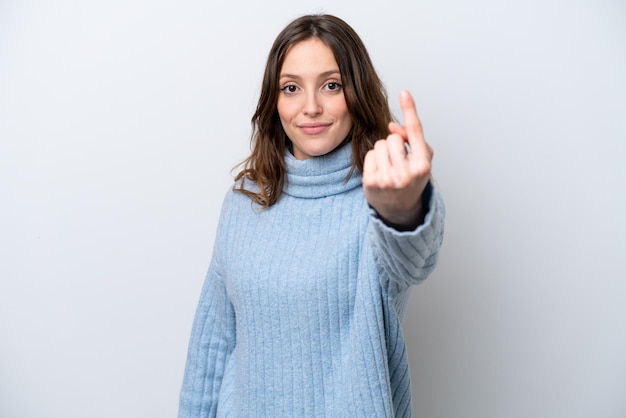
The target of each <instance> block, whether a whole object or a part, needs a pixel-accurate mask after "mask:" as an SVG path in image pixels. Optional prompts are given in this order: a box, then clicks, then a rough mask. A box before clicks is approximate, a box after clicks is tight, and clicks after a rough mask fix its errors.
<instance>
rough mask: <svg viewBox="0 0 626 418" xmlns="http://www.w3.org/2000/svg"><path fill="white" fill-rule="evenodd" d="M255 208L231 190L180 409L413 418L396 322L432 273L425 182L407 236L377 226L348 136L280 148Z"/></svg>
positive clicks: (438, 211)
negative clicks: (278, 167) (298, 148)
mask: <svg viewBox="0 0 626 418" xmlns="http://www.w3.org/2000/svg"><path fill="white" fill-rule="evenodd" d="M285 161H286V164H287V169H288V176H287V182H286V186H285V189H284V193H283V195H282V196H281V198H280V199H279V200H278V202H277V203H276V204H275V205H273V206H271V207H270V208H268V209H259V208H258V207H257V206H255V205H254V204H253V203H252V202H251V200H250V199H249V198H248V197H246V196H244V195H243V194H241V193H238V192H234V191H232V190H231V191H229V192H228V193H227V195H226V198H225V200H224V203H223V206H222V213H221V217H220V223H219V227H218V231H217V237H216V245H215V247H214V250H213V256H212V259H211V263H210V266H209V270H208V273H207V276H206V279H205V282H204V285H203V288H202V293H201V296H200V302H199V305H198V308H197V312H196V316H195V319H194V323H193V328H192V335H191V340H190V343H189V350H188V357H187V365H186V368H185V377H184V382H183V387H182V390H181V395H180V407H179V417H180V418H188V417H215V416H217V417H272V418H274V417H290V418H294V417H307V418H308V417H410V416H411V388H410V378H409V367H408V361H407V353H406V347H405V343H404V339H403V336H402V327H401V322H402V317H403V315H404V311H405V308H406V304H407V301H408V296H409V290H410V288H411V286H412V285H414V284H417V283H419V282H421V281H422V280H424V279H425V278H426V277H427V276H428V275H429V274H430V272H431V271H432V270H433V269H434V267H435V264H436V262H437V254H438V251H439V248H440V246H441V243H442V239H443V226H444V206H443V202H442V200H441V197H440V194H439V192H438V191H437V190H436V189H435V188H433V186H432V185H429V186H428V187H429V190H428V193H427V196H428V198H429V202H428V213H427V215H426V219H425V222H424V224H423V225H421V226H420V227H418V228H417V229H416V230H415V231H410V232H399V231H396V230H394V229H392V228H389V227H387V226H386V225H384V224H383V223H382V222H381V221H380V219H379V218H378V217H377V216H376V213H375V212H374V211H373V210H372V209H371V207H370V206H369V205H368V204H367V201H366V200H365V198H364V196H363V190H362V186H361V178H360V175H359V174H358V173H355V174H353V175H352V176H351V177H350V178H349V179H348V180H347V181H346V178H347V175H348V173H349V171H350V167H351V164H352V154H351V149H350V146H349V145H346V146H343V147H342V148H340V149H338V150H336V151H334V152H333V153H331V154H329V155H327V156H323V157H317V158H310V159H307V160H302V161H300V160H296V159H295V158H294V157H293V156H292V155H291V154H287V155H286V156H285Z"/></svg>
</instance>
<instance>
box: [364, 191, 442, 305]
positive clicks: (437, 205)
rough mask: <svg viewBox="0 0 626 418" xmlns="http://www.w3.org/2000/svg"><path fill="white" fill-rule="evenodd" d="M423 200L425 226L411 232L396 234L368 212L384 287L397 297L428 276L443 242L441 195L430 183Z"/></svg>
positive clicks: (369, 233) (374, 214) (373, 243)
mask: <svg viewBox="0 0 626 418" xmlns="http://www.w3.org/2000/svg"><path fill="white" fill-rule="evenodd" d="M424 196H425V197H427V198H428V211H427V213H426V217H425V219H424V223H423V224H422V225H420V226H418V227H417V228H416V229H415V230H413V231H402V232H401V231H398V230H396V229H394V228H391V227H389V226H387V225H385V224H384V223H383V222H382V220H381V219H380V218H379V217H378V216H377V214H376V212H375V211H374V210H373V209H371V213H370V214H371V216H372V218H373V219H372V222H370V223H369V228H368V235H369V238H370V240H371V242H372V246H373V250H374V256H375V258H376V263H377V265H378V268H379V271H380V278H381V281H382V282H383V283H381V284H382V286H383V287H389V289H390V290H391V291H392V292H394V293H396V294H397V293H399V292H402V291H403V290H405V289H406V288H408V287H409V286H411V285H415V284H418V283H420V282H422V281H423V280H424V279H426V278H427V277H428V275H430V273H431V272H432V271H433V270H434V268H435V265H436V264H437V259H438V256H439V249H440V248H441V244H442V242H443V233H444V221H445V207H444V204H443V200H442V198H441V194H440V193H439V191H438V190H437V188H436V187H434V186H433V185H432V183H429V184H428V186H427V190H425V192H424Z"/></svg>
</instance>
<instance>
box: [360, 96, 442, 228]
mask: <svg viewBox="0 0 626 418" xmlns="http://www.w3.org/2000/svg"><path fill="white" fill-rule="evenodd" d="M400 106H401V108H402V114H403V116H404V123H405V125H404V126H402V125H399V124H397V123H394V122H391V123H390V124H389V131H390V134H389V135H388V136H387V138H385V139H380V140H378V141H376V144H375V145H374V149H372V150H370V151H369V152H368V153H367V154H366V155H365V161H364V165H363V192H364V194H365V198H366V199H367V201H368V203H369V204H370V205H371V206H372V207H373V208H374V209H375V210H376V212H377V213H378V216H380V218H381V219H382V220H383V221H384V222H385V223H386V224H387V225H389V226H391V227H394V228H396V229H399V230H412V229H415V228H416V227H417V226H419V225H421V224H422V223H423V222H424V216H425V210H424V205H423V204H422V194H423V192H424V189H425V188H426V185H427V184H428V181H429V180H430V169H431V163H432V159H433V149H432V148H431V147H430V145H428V144H427V143H426V140H425V139H424V133H423V131H422V124H421V122H420V120H419V117H418V116H417V111H416V109H415V102H414V100H413V97H411V94H410V93H409V92H408V91H402V92H400ZM407 145H408V146H407Z"/></svg>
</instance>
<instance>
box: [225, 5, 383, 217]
mask: <svg viewBox="0 0 626 418" xmlns="http://www.w3.org/2000/svg"><path fill="white" fill-rule="evenodd" d="M310 38H317V39H319V40H321V41H322V42H324V44H326V45H327V46H328V47H329V48H330V49H331V50H332V52H333V55H334V57H335V60H336V61H337V64H338V66H339V71H340V73H341V81H342V85H343V92H344V97H345V100H346V105H347V108H348V112H349V113H350V117H351V118H352V129H351V131H350V133H348V137H347V138H346V142H348V141H351V142H352V156H353V165H352V170H351V171H350V174H352V173H353V172H354V170H355V169H358V170H359V171H361V172H362V171H363V160H364V159H365V154H366V153H367V151H369V150H370V149H372V148H373V147H374V142H376V141H377V140H378V139H380V138H384V137H386V136H387V135H388V124H389V122H391V121H392V120H393V118H392V115H391V111H390V109H389V104H388V101H387V93H386V91H385V87H384V86H383V84H382V82H381V80H380V78H379V77H378V75H377V73H376V70H375V69H374V66H373V64H372V61H371V59H370V57H369V54H368V52H367V50H366V48H365V45H364V44H363V42H362V41H361V39H360V38H359V36H358V35H357V33H356V32H355V31H354V29H352V28H351V27H350V26H349V25H348V24H347V23H346V22H344V21H343V20H341V19H339V18H338V17H335V16H331V15H326V14H320V15H306V16H302V17H300V18H298V19H296V20H294V21H293V22H291V23H290V24H289V25H287V27H285V29H283V31H282V32H281V33H280V34H279V35H278V37H277V38H276V40H275V41H274V44H273V45H272V48H271V49H270V52H269V55H268V58H267V64H266V66H265V74H264V76H263V82H262V85H261V95H260V97H259V102H258V104H257V108H256V111H255V113H254V116H252V121H251V122H252V139H251V140H252V153H251V154H250V156H249V157H248V158H246V159H245V160H244V161H243V162H242V163H241V164H240V165H242V166H243V169H242V170H241V171H240V172H239V174H237V176H236V177H235V181H239V180H241V183H240V184H239V185H238V186H236V187H235V190H236V191H239V192H241V193H244V194H246V195H248V196H250V197H251V198H252V200H253V201H254V202H256V203H258V204H259V205H261V207H264V208H267V207H269V206H271V205H273V204H274V203H276V201H278V198H279V197H280V195H281V193H282V190H283V186H284V183H285V175H286V168H285V161H284V153H285V150H286V148H287V146H288V144H289V143H290V142H291V141H290V140H289V138H288V137H287V135H286V134H285V131H284V130H283V127H282V125H281V123H280V119H279V116H278V110H277V107H276V106H277V103H278V94H279V83H278V81H279V75H280V70H281V68H282V65H283V62H284V60H285V56H286V55H287V52H288V51H289V49H290V48H291V47H292V46H293V45H294V44H296V43H298V42H302V41H305V40H308V39H310ZM245 180H250V181H252V182H254V183H256V185H257V186H258V190H247V189H246V188H245V184H244V183H245Z"/></svg>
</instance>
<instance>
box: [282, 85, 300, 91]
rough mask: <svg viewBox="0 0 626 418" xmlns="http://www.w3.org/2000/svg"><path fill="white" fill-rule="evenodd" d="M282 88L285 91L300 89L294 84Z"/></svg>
mask: <svg viewBox="0 0 626 418" xmlns="http://www.w3.org/2000/svg"><path fill="white" fill-rule="evenodd" d="M281 90H282V91H284V92H285V93H295V92H296V91H298V87H296V86H294V85H293V84H287V85H286V86H285V87H283V88H282V89H281Z"/></svg>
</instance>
